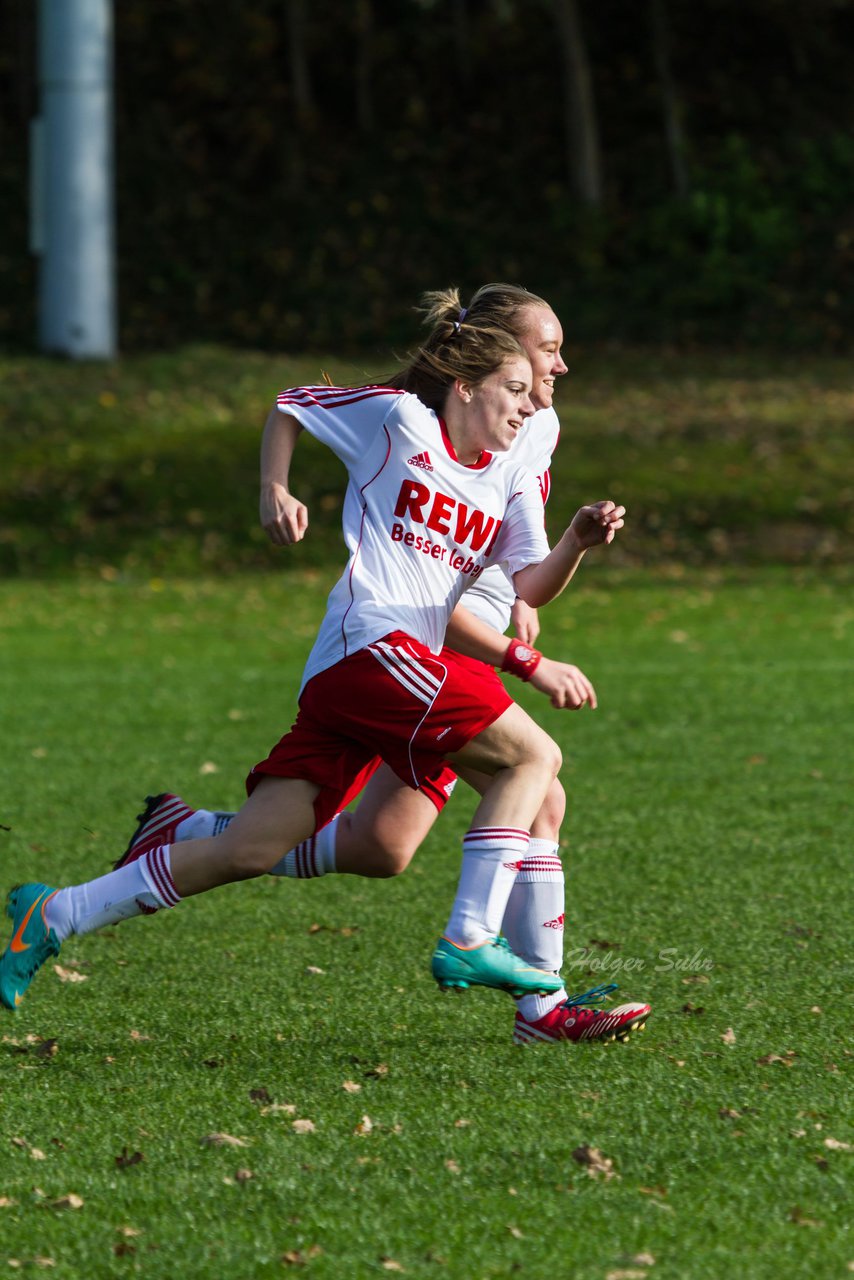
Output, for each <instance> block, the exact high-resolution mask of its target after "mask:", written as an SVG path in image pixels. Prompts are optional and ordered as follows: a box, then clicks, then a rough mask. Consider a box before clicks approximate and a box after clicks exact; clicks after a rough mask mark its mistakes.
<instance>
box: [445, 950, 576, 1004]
mask: <svg viewBox="0 0 854 1280" xmlns="http://www.w3.org/2000/svg"><path fill="white" fill-rule="evenodd" d="M432 970H433V977H434V978H435V979H436V981H437V982H438V984H439V986H440V987H441V988H442V990H443V991H451V990H453V989H454V988H457V989H464V988H466V987H493V988H495V990H497V991H507V992H508V993H509V994H510V995H511V996H516V997H519V996H531V995H537V996H545V995H548V994H549V993H550V992H552V991H560V990H561V988H562V987H563V979H562V978H560V977H559V976H558V975H557V974H556V973H549V971H548V970H547V969H535V968H534V967H533V966H532V965H530V964H528V962H527V961H526V960H523V959H522V957H521V956H517V955H516V952H515V951H511V950H510V943H509V942H508V941H507V939H506V938H488V939H487V941H486V942H482V943H481V944H480V945H479V946H477V947H458V946H457V945H456V944H455V943H453V942H449V940H448V939H447V938H440V939H439V941H438V942H437V944H436V950H435V951H434V952H433V963H432Z"/></svg>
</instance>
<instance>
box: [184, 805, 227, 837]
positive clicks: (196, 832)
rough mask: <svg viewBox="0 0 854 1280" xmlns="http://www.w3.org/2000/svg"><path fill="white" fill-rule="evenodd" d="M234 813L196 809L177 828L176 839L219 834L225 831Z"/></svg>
mask: <svg viewBox="0 0 854 1280" xmlns="http://www.w3.org/2000/svg"><path fill="white" fill-rule="evenodd" d="M234 817H236V814H234V813H225V812H221V811H219V810H211V809H196V811H195V812H194V813H191V814H190V816H189V818H184V819H183V821H181V822H179V823H178V825H177V827H176V828H175V840H176V841H177V842H180V841H181V840H203V839H204V838H205V837H206V836H218V835H219V833H220V831H225V829H226V827H227V826H228V824H229V822H231V820H232V818H234Z"/></svg>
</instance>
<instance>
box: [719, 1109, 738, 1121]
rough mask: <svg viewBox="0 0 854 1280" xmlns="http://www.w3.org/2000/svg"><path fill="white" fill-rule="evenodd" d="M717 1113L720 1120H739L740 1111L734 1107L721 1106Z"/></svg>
mask: <svg viewBox="0 0 854 1280" xmlns="http://www.w3.org/2000/svg"><path fill="white" fill-rule="evenodd" d="M718 1115H719V1116H720V1118H721V1119H722V1120H740V1119H741V1112H740V1111H736V1109H735V1107H721V1109H720V1110H719V1111H718Z"/></svg>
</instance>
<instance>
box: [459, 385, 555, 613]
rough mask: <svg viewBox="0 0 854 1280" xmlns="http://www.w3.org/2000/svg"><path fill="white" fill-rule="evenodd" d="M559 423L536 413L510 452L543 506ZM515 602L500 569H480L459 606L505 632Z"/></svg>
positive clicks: (540, 411) (513, 591) (547, 411)
mask: <svg viewBox="0 0 854 1280" xmlns="http://www.w3.org/2000/svg"><path fill="white" fill-rule="evenodd" d="M559 435H560V423H559V421H558V416H557V414H556V413H555V411H554V409H538V410H537V412H536V413H535V414H534V415H533V417H531V418H528V419H527V421H526V422H525V425H524V426H523V427H522V430H521V431H520V432H519V435H518V436H517V437H516V440H515V442H514V444H513V448H512V449H511V450H510V456H511V457H512V459H513V461H514V462H519V463H521V464H522V466H524V467H527V468H528V470H529V471H533V473H534V475H535V476H536V477H537V480H538V481H539V485H540V493H541V494H542V497H543V505H545V503H546V502H547V501H548V497H549V490H550V489H551V476H550V474H549V467H550V466H551V462H552V454H553V453H554V451H555V449H556V448H557V442H558V436H559ZM515 600H516V588H515V587H514V586H513V583H512V581H511V580H510V578H508V577H507V574H506V573H505V572H504V570H503V568H502V567H501V565H497V564H496V565H492V566H491V567H490V568H488V569H484V571H483V573H482V574H481V575H480V577H479V578H478V580H477V582H476V583H475V584H474V586H472V587H471V588H470V589H469V590H468V591H467V592H466V596H465V599H464V600H463V604H464V605H465V607H466V609H468V610H469V612H470V613H473V614H474V615H475V617H477V618H480V620H481V622H486V623H488V624H489V626H490V627H494V628H495V630H496V631H506V630H507V628H508V627H509V626H510V611H511V610H512V608H513V604H514V602H515Z"/></svg>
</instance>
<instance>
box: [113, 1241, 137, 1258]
mask: <svg viewBox="0 0 854 1280" xmlns="http://www.w3.org/2000/svg"><path fill="white" fill-rule="evenodd" d="M113 1253H114V1254H115V1255H116V1257H117V1258H127V1257H132V1256H133V1254H135V1253H136V1245H135V1244H128V1242H127V1240H119V1242H118V1243H117V1244H114V1245H113Z"/></svg>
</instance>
